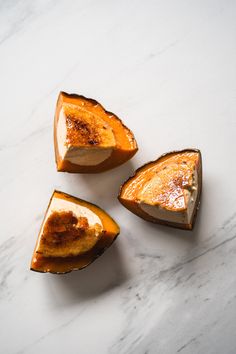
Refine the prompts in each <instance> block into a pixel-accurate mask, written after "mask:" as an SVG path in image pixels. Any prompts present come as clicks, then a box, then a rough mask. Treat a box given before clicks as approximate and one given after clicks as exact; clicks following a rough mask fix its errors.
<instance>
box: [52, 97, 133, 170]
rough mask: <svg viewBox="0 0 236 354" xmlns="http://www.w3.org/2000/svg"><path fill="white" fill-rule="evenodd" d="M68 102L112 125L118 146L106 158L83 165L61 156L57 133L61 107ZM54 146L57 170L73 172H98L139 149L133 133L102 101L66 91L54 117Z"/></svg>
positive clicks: (117, 164) (110, 167) (58, 103)
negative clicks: (95, 163)
mask: <svg viewBox="0 0 236 354" xmlns="http://www.w3.org/2000/svg"><path fill="white" fill-rule="evenodd" d="M66 104H71V105H75V106H77V107H79V108H80V109H82V110H83V111H86V112H87V113H91V114H93V115H95V116H97V117H99V118H102V119H103V121H104V122H105V123H106V124H108V126H109V127H111V129H112V131H113V134H114V137H115V141H116V146H115V148H114V149H113V151H112V153H111V155H110V156H109V157H108V158H107V159H106V160H104V161H103V162H101V163H99V164H97V165H90V166H82V165H77V164H74V163H72V162H70V161H68V160H66V159H62V158H61V156H60V154H59V149H58V142H57V134H56V133H57V123H58V118H59V114H60V111H61V108H62V106H63V105H66ZM54 148H55V159H56V165H57V170H58V171H64V172H71V173H98V172H103V171H106V170H109V169H112V168H114V167H116V166H119V165H121V164H123V163H124V162H126V161H128V160H129V159H131V158H132V157H133V156H134V154H135V153H136V152H137V150H138V146H137V143H136V140H135V138H134V135H133V133H132V132H131V130H130V129H128V128H127V127H126V126H125V125H124V124H123V122H122V121H121V120H120V119H119V118H118V117H117V116H116V115H115V114H113V113H111V112H108V111H106V110H105V109H104V108H103V106H102V105H101V104H100V103H98V102H97V101H95V100H93V99H90V98H86V97H84V96H81V95H77V94H67V93H65V92H61V93H60V94H59V97H58V101H57V106H56V113H55V119H54Z"/></svg>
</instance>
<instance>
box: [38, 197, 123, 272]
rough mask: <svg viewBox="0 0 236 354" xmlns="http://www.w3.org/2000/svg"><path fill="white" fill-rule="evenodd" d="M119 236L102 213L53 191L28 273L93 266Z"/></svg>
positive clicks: (84, 202) (90, 205) (114, 224)
mask: <svg viewBox="0 0 236 354" xmlns="http://www.w3.org/2000/svg"><path fill="white" fill-rule="evenodd" d="M118 234H119V226H118V225H117V224H116V222H115V221H114V220H113V219H112V218H111V217H110V216H109V215H108V214H107V213H106V212H105V211H103V210H102V209H100V208H99V207H97V206H95V205H94V204H91V203H89V202H86V201H84V200H82V199H78V198H75V197H72V196H70V195H68V194H65V193H62V192H58V191H55V192H54V193H53V195H52V197H51V200H50V203H49V206H48V209H47V211H46V214H45V218H44V221H43V224H42V226H41V230H40V232H39V236H38V240H37V243H36V247H35V250H34V254H33V258H32V262H31V270H35V271H38V272H51V273H67V272H70V271H72V270H77V269H81V268H84V267H86V266H87V265H89V264H90V263H91V262H93V261H94V260H95V259H96V258H97V257H98V256H99V255H100V254H102V253H103V252H104V251H105V249H106V248H107V247H109V246H110V245H111V244H112V242H113V241H114V240H115V238H116V237H117V235H118Z"/></svg>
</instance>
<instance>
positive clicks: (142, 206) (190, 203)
mask: <svg viewBox="0 0 236 354" xmlns="http://www.w3.org/2000/svg"><path fill="white" fill-rule="evenodd" d="M201 186H202V160H201V153H200V151H199V150H197V149H186V150H182V151H174V152H170V153H167V154H165V155H162V156H161V157H160V158H158V159H157V160H156V161H153V162H150V163H148V164H146V165H144V166H142V167H141V168H139V169H138V170H137V171H136V173H135V174H134V176H132V177H131V178H129V179H128V180H127V181H126V182H125V183H124V184H123V185H122V187H121V190H120V194H119V196H118V199H119V200H120V202H121V203H122V204H123V205H124V206H125V207H126V208H127V209H129V210H130V211H131V212H133V213H134V214H136V215H138V216H140V217H141V218H143V219H145V220H147V221H152V222H155V223H160V224H164V225H169V226H173V227H177V228H181V229H190V230H191V229H192V228H193V225H194V221H195V217H196V213H197V209H198V207H199V202H200V195H201Z"/></svg>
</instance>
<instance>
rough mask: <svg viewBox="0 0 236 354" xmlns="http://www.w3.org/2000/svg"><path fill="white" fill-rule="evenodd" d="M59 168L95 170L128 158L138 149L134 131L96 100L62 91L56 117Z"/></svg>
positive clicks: (56, 147) (101, 169) (57, 162)
mask: <svg viewBox="0 0 236 354" xmlns="http://www.w3.org/2000/svg"><path fill="white" fill-rule="evenodd" d="M54 147H55V157H56V164H57V170H58V171H66V172H75V173H76V172H78V173H96V172H103V171H106V170H109V169H111V168H114V167H116V166H118V165H121V164H122V163H124V162H126V161H128V160H129V159H130V158H131V157H132V156H133V155H134V154H135V153H136V152H137V150H138V147H137V143H136V140H135V138H134V135H133V133H132V132H131V131H130V129H128V128H127V127H126V126H125V125H124V124H123V123H122V121H121V120H120V119H119V118H118V117H117V116H115V115H114V114H113V113H111V112H107V111H106V110H105V109H104V108H103V107H102V106H101V105H100V104H99V103H98V102H97V101H95V100H92V99H88V98H86V97H84V96H80V95H75V94H67V93H65V92H61V93H60V95H59V98H58V101H57V107H56V113H55V119H54Z"/></svg>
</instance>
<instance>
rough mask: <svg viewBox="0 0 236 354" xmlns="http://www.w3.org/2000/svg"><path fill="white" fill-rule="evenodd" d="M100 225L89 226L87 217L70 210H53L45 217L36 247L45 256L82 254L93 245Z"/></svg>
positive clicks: (96, 240)
mask: <svg viewBox="0 0 236 354" xmlns="http://www.w3.org/2000/svg"><path fill="white" fill-rule="evenodd" d="M101 235H102V227H101V225H99V224H95V225H94V226H93V227H90V226H89V223H88V219H87V218H86V217H82V216H79V217H78V216H76V215H75V214H74V213H73V212H72V211H62V210H60V211H53V212H52V213H51V214H50V215H49V216H48V218H47V220H46V222H45V224H44V227H43V230H42V235H41V238H40V242H39V245H38V248H37V253H41V254H43V255H44V256H46V257H68V256H75V255H79V254H83V253H85V252H87V251H89V250H90V249H92V248H93V247H94V245H95V244H96V243H97V242H98V240H99V239H100V238H101Z"/></svg>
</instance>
